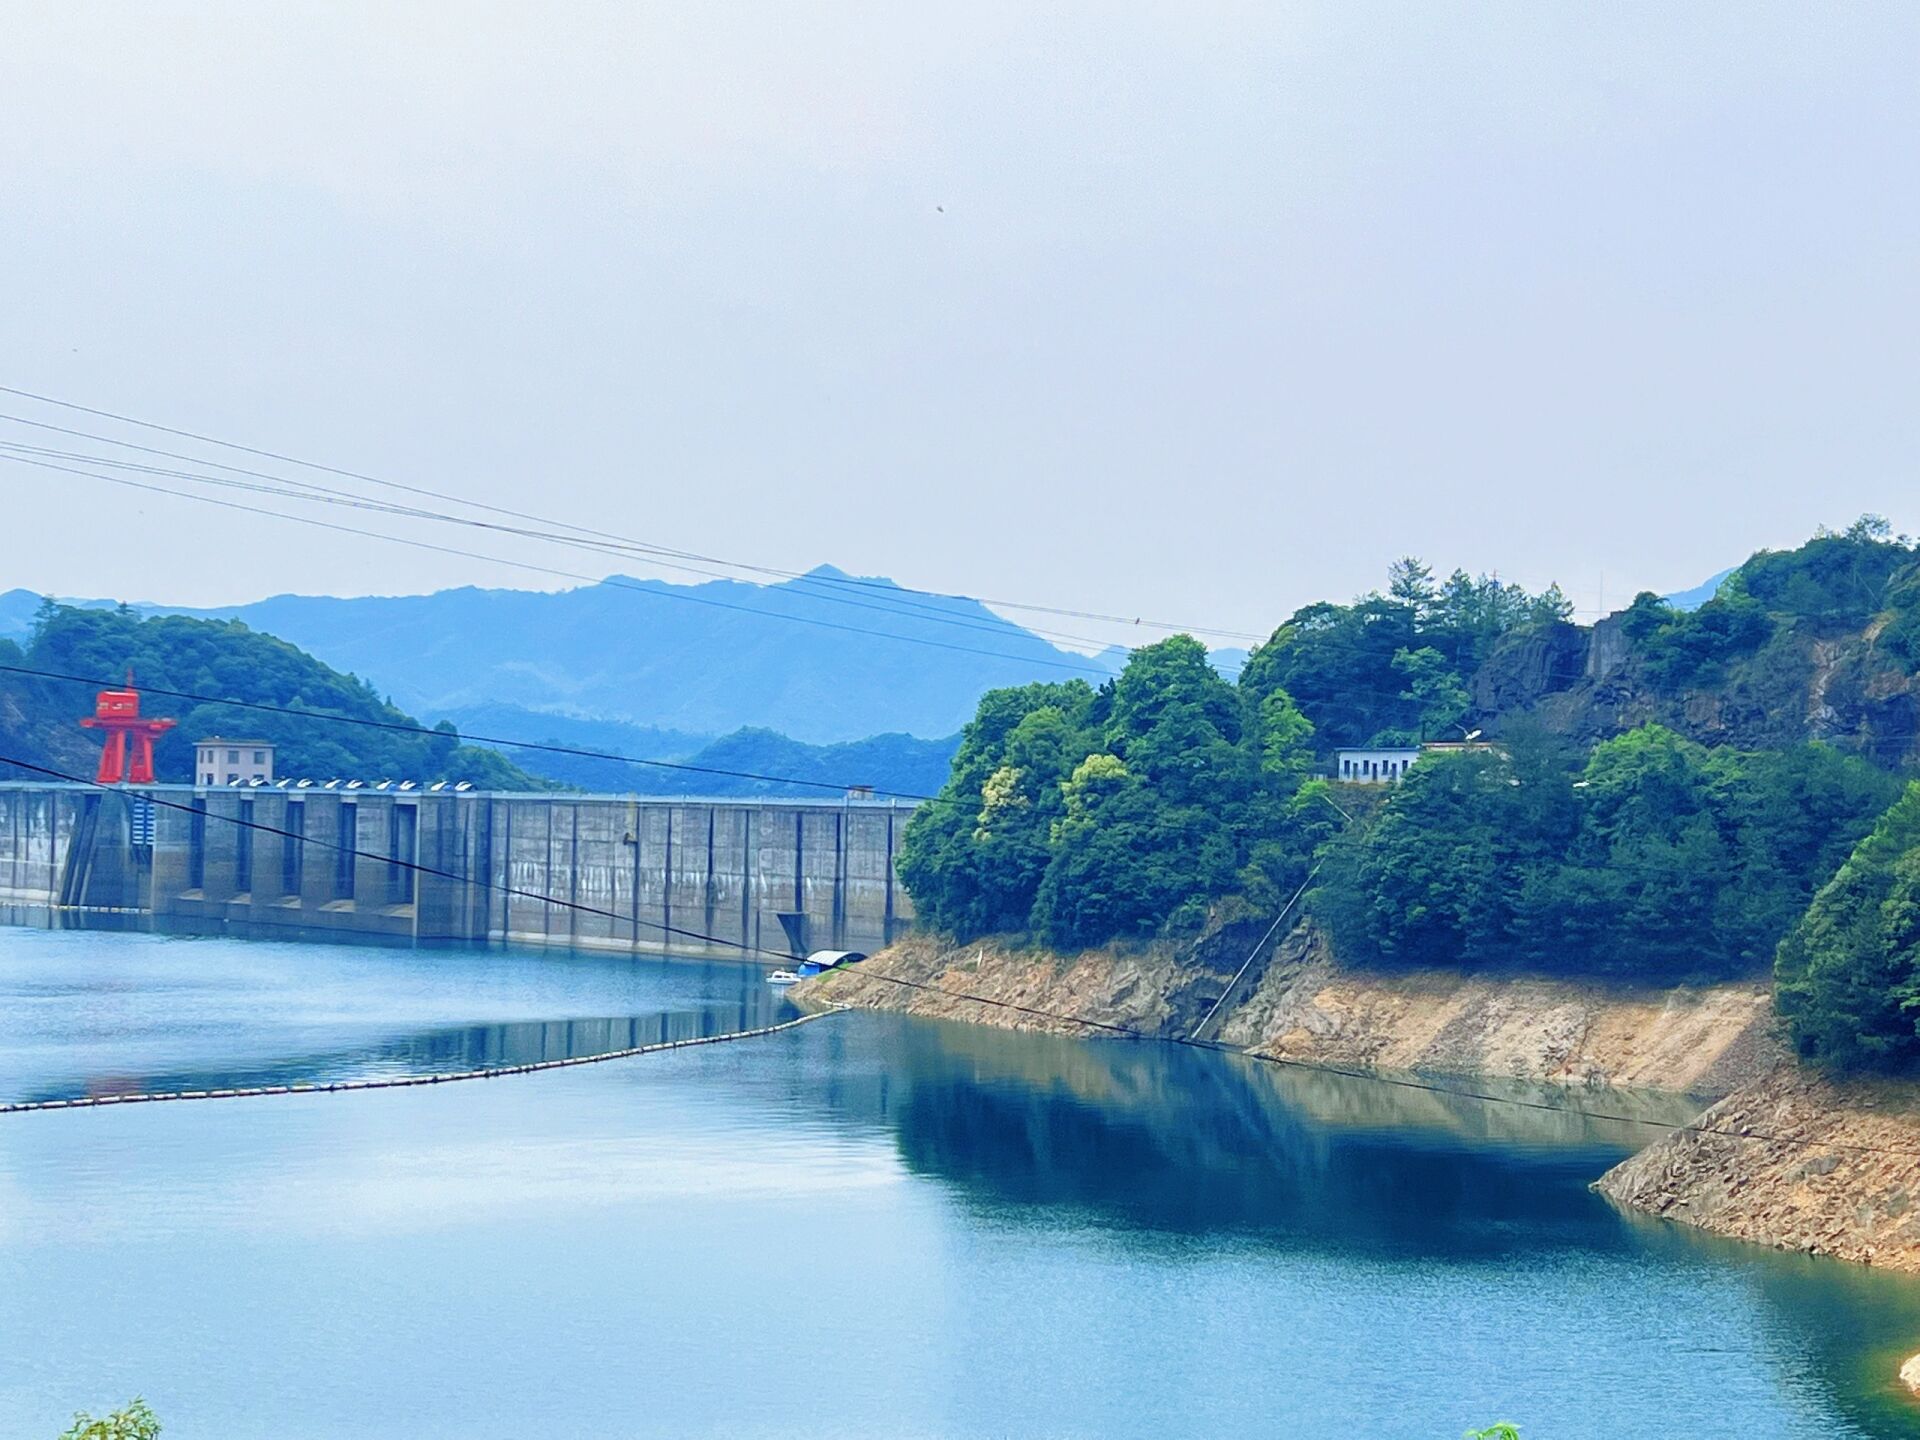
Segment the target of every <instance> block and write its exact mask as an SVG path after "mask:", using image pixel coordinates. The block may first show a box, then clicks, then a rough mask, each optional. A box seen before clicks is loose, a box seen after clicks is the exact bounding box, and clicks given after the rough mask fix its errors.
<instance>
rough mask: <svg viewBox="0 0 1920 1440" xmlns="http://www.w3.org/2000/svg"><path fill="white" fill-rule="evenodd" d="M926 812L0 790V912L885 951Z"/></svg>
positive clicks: (392, 795)
mask: <svg viewBox="0 0 1920 1440" xmlns="http://www.w3.org/2000/svg"><path fill="white" fill-rule="evenodd" d="M912 813H913V806H912V805H910V804H895V803H891V802H886V801H876V800H871V799H857V798H847V799H843V800H842V799H833V800H796V799H751V800H700V799H666V798H641V797H634V796H610V795H557V794H499V793H487V792H481V791H467V792H455V791H451V790H438V791H436V790H383V789H375V788H362V789H357V790H346V789H329V788H324V787H312V788H307V789H299V788H292V787H280V786H256V787H244V786H239V787H196V786H191V785H147V786H116V787H114V788H112V789H110V790H103V789H100V788H97V787H94V786H89V785H61V784H31V783H26V784H21V783H11V784H0V903H5V904H11V905H23V906H32V907H46V908H48V909H49V910H51V911H52V912H53V913H54V914H55V915H56V916H61V915H71V916H74V917H76V918H77V917H84V916H87V915H102V914H116V915H120V916H132V917H144V918H145V921H146V922H147V923H150V924H151V925H152V926H153V928H155V929H158V930H165V931H170V932H176V933H189V934H213V935H219V934H234V935H248V936H255V937H265V936H274V935H281V936H284V937H286V938H288V939H327V938H335V939H340V940H354V941H361V942H365V941H376V942H379V941H385V942H388V943H394V944H485V943H496V944H499V943H511V944H533V945H554V946H562V947H579V948H583V949H600V950H609V949H612V950H644V951H654V952H673V953H676V954H690V955H706V956H713V957H722V956H734V957H739V956H740V955H741V954H742V952H741V950H740V949H739V948H737V947H740V946H748V947H752V948H754V949H756V950H760V951H766V952H774V953H775V954H785V955H795V956H798V955H804V954H806V953H807V952H809V951H811V950H817V949H845V950H866V951H871V950H878V949H880V948H881V947H882V946H884V945H887V944H889V943H891V942H892V941H893V940H894V939H896V938H898V937H899V936H900V935H902V934H904V933H906V932H907V931H908V930H910V929H911V928H912V925H913V902H912V901H911V899H910V898H909V897H908V896H907V894H906V891H905V890H904V889H903V888H902V887H901V885H900V882H899V876H898V874H897V872H896V868H895V862H896V859H897V857H898V855H899V850H900V841H901V837H902V835H903V833H904V832H905V829H906V823H907V820H908V818H909V817H910V816H911V814H912ZM234 822H241V823H234ZM249 827H257V828H249ZM414 867H420V868H414ZM543 897H551V898H550V899H549V898H543ZM555 902H558V903H555ZM133 923H138V920H137V919H136V921H135V922H133ZM705 937H710V938H705ZM761 958H771V957H768V956H762V957H761Z"/></svg>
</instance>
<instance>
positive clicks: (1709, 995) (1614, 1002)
mask: <svg viewBox="0 0 1920 1440" xmlns="http://www.w3.org/2000/svg"><path fill="white" fill-rule="evenodd" d="M1264 928H1265V927H1264V926H1262V925H1260V924H1258V923H1253V922H1249V923H1247V924H1242V925H1230V926H1225V927H1223V928H1221V929H1219V930H1216V931H1213V932H1211V933H1209V934H1208V935H1206V936H1204V937H1202V938H1201V939H1200V940H1197V941H1194V942H1191V943H1189V944H1186V945H1179V944H1174V943H1168V942H1160V943H1154V944H1150V945H1139V946H1131V947H1121V946H1115V947H1108V948H1106V949H1101V950H1091V951H1087V952H1085V953H1084V954H1081V955H1076V956H1070V957H1069V956H1057V955H1053V954H1051V953H1049V952H1047V951H1045V950H1040V949H1034V948H1028V947H1024V946H1020V945H1017V944H1013V943H1004V942H995V941H991V940H988V941H975V942H973V943H970V944H965V945H954V944H951V943H948V942H944V941H941V940H939V939H936V938H934V937H931V936H915V937H913V938H912V939H909V940H907V941H905V942H903V943H901V944H899V945H896V946H894V947H892V948H891V949H889V950H886V951H883V952H881V953H880V954H878V955H876V956H874V957H873V958H872V959H870V960H868V961H866V962H865V963H864V964H862V965H860V966H859V967H857V968H854V969H851V970H847V971H843V972H836V973H833V974H828V975H823V976H820V977H818V978H817V979H814V980H809V981H806V982H804V983H803V984H802V985H800V986H798V987H797V988H796V990H795V992H794V993H795V997H796V998H797V999H802V1000H805V999H807V998H809V997H817V998H819V999H824V1000H833V1001H837V1002H839V1003H841V1004H848V1005H859V1006H866V1007H871V1008H876V1009H886V1010H904V1011H906V1012H908V1013H910V1014H915V1015H926V1016H936V1017H940V1018H945V1019H951V1020H969V1021H975V1022H980V1023H984V1024H990V1025H1001V1026H1008V1027H1011V1028H1014V1029H1021V1030H1047V1031H1053V1032H1056V1033H1061V1034H1090V1033H1096V1031H1095V1030H1094V1028H1093V1027H1090V1026H1086V1025H1079V1024H1075V1023H1074V1019H1073V1018H1058V1017H1074V1018H1077V1019H1082V1020H1089V1021H1094V1022H1097V1024H1104V1025H1121V1026H1126V1027H1128V1028H1131V1029H1138V1030H1142V1031H1145V1032H1146V1033H1148V1034H1152V1035H1160V1036H1166V1037H1169V1038H1171V1037H1178V1036H1186V1035H1190V1034H1192V1033H1193V1032H1194V1030H1195V1028H1196V1027H1197V1026H1198V1025H1199V1023H1200V1022H1201V1020H1202V1018H1203V1017H1204V1016H1205V1015H1206V1012H1207V1010H1208V1008H1209V1007H1210V1006H1211V1005H1212V1004H1213V1002H1214V1000H1215V998H1216V997H1218V996H1219V995H1220V993H1221V992H1222V991H1223V990H1224V989H1225V988H1226V985H1227V982H1228V980H1229V979H1230V978H1231V976H1232V975H1233V973H1234V971H1235V970H1237V969H1238V968H1239V967H1240V965H1241V964H1242V963H1243V962H1244V961H1245V960H1246V958H1247V955H1248V953H1249V952H1250V951H1251V950H1252V949H1253V948H1254V947H1255V945H1256V944H1257V943H1258V941H1259V940H1260V938H1261V933H1262V931H1263V930H1264ZM882 976H887V977H892V978H893V979H896V980H908V981H912V982H914V986H926V987H932V988H930V989H921V988H912V987H908V986H902V985H898V984H889V983H887V982H886V980H883V979H881V978H879V977H882ZM968 997H978V998H968ZM1009 1007H1023V1008H1009ZM1211 1033H1212V1035H1213V1037H1214V1038H1216V1039H1218V1040H1219V1041H1221V1042H1222V1043H1224V1044H1228V1045H1234V1046H1238V1047H1244V1048H1248V1049H1252V1050H1255V1051H1258V1052H1260V1053H1262V1054H1267V1055H1272V1056H1275V1057H1276V1058H1282V1059H1289V1060H1304V1061H1311V1062H1315V1063H1320V1064H1337V1065H1341V1066H1361V1067H1367V1068H1372V1069H1378V1070H1391V1071H1422V1072H1428V1073H1434V1074H1452V1075H1476V1076H1479V1075H1488V1076H1502V1077H1509V1078H1514V1079H1523V1080H1537V1081H1548V1082H1553V1083H1558V1084H1577V1085H1594V1086H1600V1085H1608V1086H1619V1087H1627V1088H1640V1089H1655V1090H1668V1091H1679V1092H1684V1093H1687V1094H1696V1095H1724V1094H1725V1093H1727V1092H1728V1091H1729V1090H1731V1089H1733V1088H1734V1087H1735V1086H1737V1085H1740V1084H1742V1083H1744V1082H1746V1081H1748V1080H1751V1079H1754V1078H1756V1077H1757V1076H1759V1075H1761V1074H1764V1073H1765V1072H1766V1071H1767V1070H1768V1069H1769V1068H1770V1067H1771V1066H1773V1065H1774V1064H1775V1063H1777V1062H1778V1061H1779V1059H1780V1058H1781V1052H1780V1049H1779V1046H1778V1043H1777V1042H1776V1041H1775V1039H1774V1038H1773V1030H1772V1008H1771V1000H1770V993H1769V990H1768V988H1767V987H1766V986H1765V985H1763V984H1758V983H1743V984H1729V985H1712V986H1701V987H1697V988H1689V987H1683V988H1676V989H1651V988H1642V987H1634V986H1618V985H1604V984H1597V983H1592V982H1582V981H1571V980H1560V979H1546V978H1541V977H1531V976H1484V975H1482V976H1473V975H1461V974H1457V973H1452V972H1447V971H1437V970H1415V971H1391V972H1389V971H1381V972H1371V971H1360V970H1353V969H1347V968H1344V967H1342V966H1339V965H1337V964H1335V963H1334V961H1333V959H1332V957H1331V956H1330V955H1329V954H1328V953H1327V949H1326V946H1325V944H1324V942H1323V941H1322V940H1321V939H1320V937H1319V935H1318V934H1317V933H1316V932H1315V931H1314V930H1312V929H1311V928H1310V927H1302V928H1301V929H1298V930H1296V931H1294V932H1293V933H1292V934H1290V935H1288V936H1287V937H1285V938H1284V939H1283V940H1282V942H1281V943H1280V944H1279V945H1278V946H1277V947H1275V951H1274V953H1273V955H1272V957H1271V959H1270V960H1268V961H1266V962H1265V963H1264V969H1262V968H1260V967H1256V968H1255V970H1253V971H1250V972H1249V974H1248V976H1247V977H1246V978H1245V979H1244V980H1242V981H1241V983H1240V986H1239V987H1238V989H1237V990H1236V992H1235V995H1234V998H1233V1000H1232V1002H1231V1003H1230V1004H1229V1005H1228V1006H1227V1007H1225V1010H1224V1018H1223V1019H1222V1020H1220V1021H1218V1022H1216V1026H1215V1028H1214V1029H1213V1031H1212V1032H1211Z"/></svg>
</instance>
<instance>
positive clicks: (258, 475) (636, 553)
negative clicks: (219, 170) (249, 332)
mask: <svg viewBox="0 0 1920 1440" xmlns="http://www.w3.org/2000/svg"><path fill="white" fill-rule="evenodd" d="M18 418H19V417H17V416H10V415H5V414H0V420H18ZM20 423H23V424H36V423H38V422H36V421H21V422H20ZM48 428H52V429H59V428H60V427H57V426H53V427H48ZM63 433H81V432H72V431H68V432H63ZM90 438H99V439H103V440H105V442H106V443H108V444H126V443H127V442H125V441H118V440H112V439H108V438H107V437H90ZM135 448H137V449H141V450H144V451H147V452H148V453H151V454H156V455H165V456H173V458H177V459H182V460H186V461H189V462H190V463H192V464H196V465H209V466H212V467H213V468H215V469H219V470H226V471H230V472H232V473H233V474H235V475H244V476H251V477H255V481H265V482H271V483H254V481H248V480H239V479H229V478H226V477H224V476H214V475H207V474H203V473H201V472H199V471H194V470H179V469H174V468H171V467H167V466H159V465H146V464H141V463H139V462H137V461H132V460H122V459H116V458H114V457H113V456H108V455H95V454H88V453H86V452H84V451H75V450H57V449H53V448H51V447H46V446H35V445H24V444H21V443H19V442H18V441H0V452H4V453H5V454H7V455H8V456H10V457H13V458H23V457H38V458H39V459H43V460H69V461H74V462H78V463H85V464H93V465H103V466H106V467H108V468H109V469H115V470H124V471H132V472H134V473H136V474H143V475H155V476H160V477H162V478H167V479H176V480H185V481H188V482H190V483H193V484H198V485H210V486H217V487H220V488H223V489H229V490H240V491H245V492H249V493H253V494H258V495H270V496H276V497H278V498H281V499H286V500H294V501H301V502H304V503H307V504H313V505H333V506H339V507H343V508H346V509H352V510H368V511H374V512H377V513H380V514H386V515H396V516H401V517H404V518H407V519H414V520H429V521H438V522H441V523H444V524H450V525H458V526H463V527H465V528H467V529H473V530H483V531H487V532H489V533H491V534H497V535H511V536H516V537H518V538H521V539H528V540H538V541H541V542H544V543H547V544H553V545H561V546H565V547H567V548H569V549H574V550H582V551H586V552H588V553H591V554H597V555H611V556H614V557H616V558H628V559H631V558H635V557H644V558H646V559H647V560H648V561H649V562H650V563H651V564H653V565H655V566H657V567H658V568H660V569H664V570H674V571H678V572H680V573H682V574H687V575H704V576H706V577H708V578H709V579H716V580H729V581H736V583H741V582H738V581H737V577H736V576H734V575H733V574H732V573H731V572H730V571H727V570H716V569H713V568H711V566H708V565H693V564H687V563H684V562H680V561H675V560H667V559H661V558H658V557H660V556H663V555H677V554H680V553H682V552H678V551H669V550H663V549H660V548H659V547H656V546H647V545H640V544H630V543H625V542H620V541H617V540H613V539H607V540H586V539H579V538H575V537H574V536H570V535H563V534H558V533H556V532H553V531H549V530H533V529H528V528H526V527H524V526H517V525H500V524H496V523H494V522H492V521H487V520H475V519H472V518H471V517H468V516H463V515H450V514H447V513H445V512H443V511H437V510H425V509H422V508H420V507H418V506H413V505H396V504H391V503H388V502H385V501H379V500H372V499H368V498H367V497H366V496H363V495H358V494H355V493H354V492H352V491H348V490H341V489H339V488H337V487H334V486H328V485H314V484H310V483H308V482H306V481H302V480H294V479H290V478H288V477H285V476H279V475H272V474H269V473H268V472H265V471H259V470H248V469H245V468H243V467H240V466H233V465H222V464H220V463H219V462H217V461H209V460H202V459H199V458H198V457H194V456H184V455H175V453H174V452H172V451H164V450H152V449H151V448H150V447H147V446H138V447H135ZM23 463H33V462H32V460H31V459H26V458H23ZM94 478H98V479H110V478H111V477H107V476H97V477H94ZM288 487H296V488H288ZM176 493H179V494H180V495H181V498H183V499H200V498H203V497H200V496H195V495H190V494H186V493H185V492H176ZM463 503H464V502H463ZM285 518H292V517H285ZM715 563H730V562H715ZM769 573H772V572H769ZM779 573H781V574H783V575H788V576H789V578H788V579H787V581H786V582H785V583H784V584H782V585H780V586H777V587H775V586H767V587H763V588H765V589H766V591H767V593H768V594H770V595H773V594H779V595H791V596H793V597H794V598H797V599H805V600H816V601H820V602H823V603H826V604H831V605H846V606H850V607H852V608H854V609H858V610H870V611H874V612H876V613H878V614H882V615H893V616H899V617H901V618H903V619H908V620H920V621H923V622H924V623H927V624H934V625H948V626H953V627H956V628H958V629H963V630H979V631H983V632H985V633H987V634H991V635H996V636H1003V637H1004V636H1006V634H1007V632H1008V630H1009V628H1011V622H1009V621H1005V620H1001V619H999V618H998V617H994V618H990V619H987V618H982V617H980V616H974V615H956V614H953V613H952V611H951V610H950V609H948V608H945V607H941V606H936V605H922V604H919V603H917V602H915V601H914V600H912V599H910V598H908V597H906V596H904V595H899V596H895V595H893V593H892V591H891V589H889V588H886V587H881V588H880V589H877V590H876V591H875V593H874V597H873V600H871V601H870V600H862V599H856V598H853V597H850V596H847V595H842V594H823V593H821V592H819V591H817V590H810V589H801V588H798V587H800V586H803V585H809V584H815V583H825V582H827V581H829V580H831V579H833V578H834V577H831V576H824V575H811V574H791V572H784V571H783V572H779ZM896 600H897V601H898V603H892V602H893V601H896ZM876 602H884V603H876ZM1021 628H1024V629H1025V631H1026V633H1028V634H1030V635H1038V636H1042V637H1045V638H1047V639H1052V640H1064V641H1068V642H1070V643H1072V644H1078V645H1090V646H1096V647H1099V646H1102V644H1103V642H1102V641H1100V640H1099V639H1097V638H1095V637H1093V636H1091V635H1079V634H1074V633H1071V632H1068V631H1063V630H1049V629H1044V628H1041V627H1038V626H1026V627H1021ZM896 638H899V639H902V640H912V639H914V637H912V636H898V637H896Z"/></svg>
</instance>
